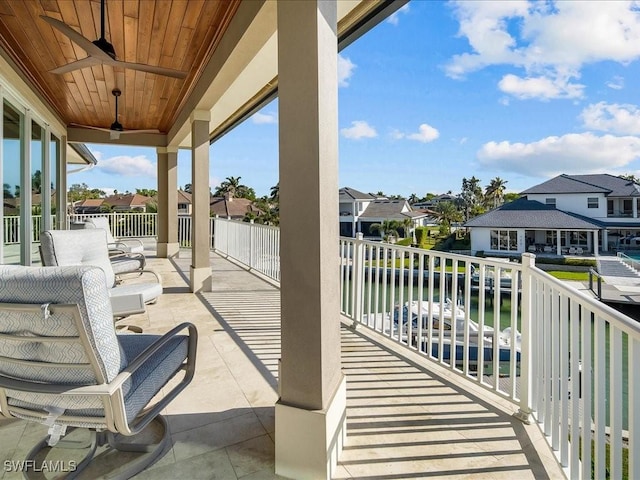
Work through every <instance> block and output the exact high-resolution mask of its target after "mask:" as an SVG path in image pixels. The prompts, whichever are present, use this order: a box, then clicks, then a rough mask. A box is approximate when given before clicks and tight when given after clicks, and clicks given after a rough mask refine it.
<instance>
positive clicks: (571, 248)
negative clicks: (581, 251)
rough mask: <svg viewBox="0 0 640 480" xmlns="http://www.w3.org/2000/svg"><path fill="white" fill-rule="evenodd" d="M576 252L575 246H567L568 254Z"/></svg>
mask: <svg viewBox="0 0 640 480" xmlns="http://www.w3.org/2000/svg"><path fill="white" fill-rule="evenodd" d="M575 254H576V248H575V247H569V255H575Z"/></svg>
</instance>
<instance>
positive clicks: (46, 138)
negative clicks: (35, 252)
mask: <svg viewBox="0 0 640 480" xmlns="http://www.w3.org/2000/svg"><path fill="white" fill-rule="evenodd" d="M42 139H43V140H42V182H40V192H41V195H40V206H41V208H40V211H41V212H42V226H41V230H42V231H44V230H51V227H53V225H51V130H50V129H49V126H48V125H45V127H44V135H43V137H42Z"/></svg>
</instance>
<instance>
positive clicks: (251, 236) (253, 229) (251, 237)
mask: <svg viewBox="0 0 640 480" xmlns="http://www.w3.org/2000/svg"><path fill="white" fill-rule="evenodd" d="M254 232H255V228H253V218H252V219H251V220H249V268H255V265H254V264H253V258H254V255H253V247H254V246H255V243H256V242H254V240H253V234H254Z"/></svg>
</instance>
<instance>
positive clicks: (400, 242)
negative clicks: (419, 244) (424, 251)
mask: <svg viewBox="0 0 640 480" xmlns="http://www.w3.org/2000/svg"><path fill="white" fill-rule="evenodd" d="M412 243H413V240H412V239H411V238H402V239H400V240H398V241H397V242H396V245H400V246H401V247H410V246H411V244H412Z"/></svg>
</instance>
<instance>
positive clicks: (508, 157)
mask: <svg viewBox="0 0 640 480" xmlns="http://www.w3.org/2000/svg"><path fill="white" fill-rule="evenodd" d="M477 156H478V160H479V161H480V164H482V165H484V166H487V167H493V168H497V169H501V170H503V171H508V172H513V173H518V174H523V175H531V176H534V177H540V176H549V177H551V176H555V175H559V174H560V173H575V172H580V173H598V172H604V171H608V172H610V173H612V171H613V170H616V169H622V168H623V167H625V166H626V165H628V164H630V163H631V162H632V161H634V160H637V159H640V138H638V137H634V136H625V137H616V136H613V135H603V136H597V135H594V134H593V133H589V132H587V133H571V134H567V135H563V136H561V137H547V138H543V139H542V140H539V141H537V142H531V143H511V142H508V141H503V142H489V143H486V144H484V145H483V146H482V148H481V149H480V150H479V151H478V153H477Z"/></svg>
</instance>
